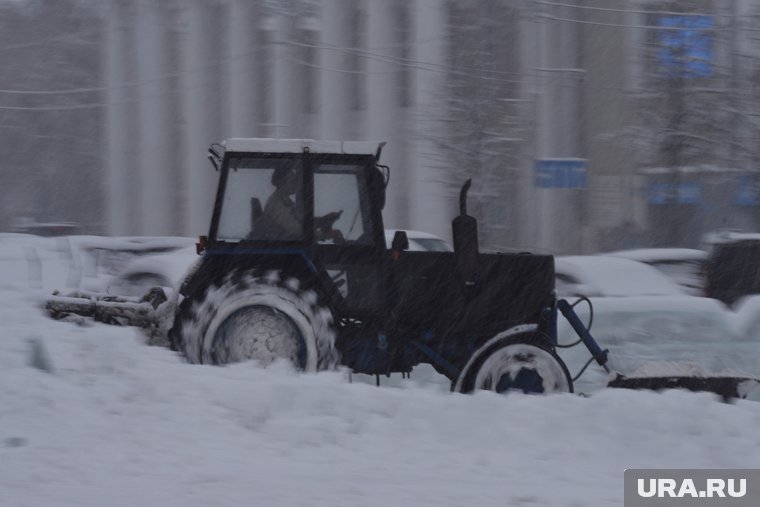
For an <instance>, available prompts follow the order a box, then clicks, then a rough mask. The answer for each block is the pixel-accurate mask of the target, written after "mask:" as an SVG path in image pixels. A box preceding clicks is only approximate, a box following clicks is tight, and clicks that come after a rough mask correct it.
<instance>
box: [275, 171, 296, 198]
mask: <svg viewBox="0 0 760 507" xmlns="http://www.w3.org/2000/svg"><path fill="white" fill-rule="evenodd" d="M272 185H274V186H275V188H277V189H278V190H284V191H286V192H287V193H288V195H289V194H292V193H295V191H296V189H297V187H298V179H297V178H296V172H295V171H294V170H293V169H292V168H291V167H287V166H280V167H278V168H277V169H275V170H274V172H273V173H272Z"/></svg>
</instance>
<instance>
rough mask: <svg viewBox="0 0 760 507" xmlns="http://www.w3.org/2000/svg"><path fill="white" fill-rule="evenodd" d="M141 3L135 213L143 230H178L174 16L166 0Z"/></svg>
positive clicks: (151, 232) (149, 232)
mask: <svg viewBox="0 0 760 507" xmlns="http://www.w3.org/2000/svg"><path fill="white" fill-rule="evenodd" d="M137 8H138V11H137V52H138V72H137V77H138V79H139V81H140V84H139V95H140V101H139V104H138V109H139V114H140V126H139V136H140V152H139V168H140V182H141V194H140V198H139V200H138V201H137V202H134V203H132V213H137V214H138V215H139V217H140V224H139V232H140V234H146V235H168V234H172V233H176V230H175V227H174V225H175V224H174V223H172V222H173V220H172V217H173V216H174V212H173V210H172V209H170V206H171V202H172V201H171V200H170V199H168V198H167V196H169V195H170V194H171V193H173V189H174V187H175V185H176V182H175V181H174V180H173V178H172V174H171V167H172V166H173V164H176V163H177V161H176V160H175V158H174V156H173V154H172V153H171V150H170V146H171V135H170V133H171V127H172V125H171V111H170V106H169V104H170V100H169V95H170V93H171V88H170V82H169V79H168V78H167V69H169V68H170V61H169V47H170V40H169V35H168V34H169V23H170V21H169V18H168V11H167V5H166V4H165V3H161V2H153V1H149V0H142V1H140V2H138V3H137Z"/></svg>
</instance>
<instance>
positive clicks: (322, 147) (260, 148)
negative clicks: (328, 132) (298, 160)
mask: <svg viewBox="0 0 760 507" xmlns="http://www.w3.org/2000/svg"><path fill="white" fill-rule="evenodd" d="M221 144H222V146H224V149H225V151H226V152H227V153H230V152H243V153H246V152H247V153H256V152H261V153H302V152H303V151H304V149H305V148H308V150H309V152H311V153H325V154H333V153H340V154H346V155H377V154H378V153H379V150H380V149H381V148H382V147H383V146H384V145H385V142H371V141H316V140H314V139H268V138H239V137H235V138H231V139H227V140H226V141H223V142H222V143H221Z"/></svg>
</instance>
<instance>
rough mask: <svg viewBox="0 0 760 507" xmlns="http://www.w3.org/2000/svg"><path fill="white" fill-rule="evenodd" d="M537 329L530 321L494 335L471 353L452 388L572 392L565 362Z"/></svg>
mask: <svg viewBox="0 0 760 507" xmlns="http://www.w3.org/2000/svg"><path fill="white" fill-rule="evenodd" d="M535 333H536V325H535V324H528V325H522V326H516V327H514V328H512V329H509V330H507V331H504V332H503V333H500V334H498V335H496V336H495V337H493V338H491V339H490V340H489V341H488V342H486V343H485V344H484V345H483V346H482V347H480V348H479V349H478V350H476V351H475V353H474V354H473V355H472V357H470V360H469V361H468V362H467V364H466V365H465V367H464V369H463V370H462V372H461V374H460V375H459V378H458V379H457V381H456V383H455V384H454V385H453V386H452V390H453V391H456V392H461V393H469V392H472V391H474V390H476V389H485V390H488V391H494V392H497V393H507V392H509V391H519V392H523V393H534V394H538V393H547V394H548V393H555V392H565V393H567V392H570V393H571V392H573V381H572V378H571V377H570V372H569V371H568V369H567V366H566V365H565V362H564V361H562V359H561V358H560V357H559V356H558V355H557V354H556V352H554V351H553V350H551V349H550V348H549V347H548V346H545V345H543V344H542V343H540V342H538V341H536V340H535Z"/></svg>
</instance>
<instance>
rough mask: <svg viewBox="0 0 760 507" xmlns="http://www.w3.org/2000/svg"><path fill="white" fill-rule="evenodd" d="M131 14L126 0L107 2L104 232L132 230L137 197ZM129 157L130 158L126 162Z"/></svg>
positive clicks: (137, 178)
mask: <svg viewBox="0 0 760 507" xmlns="http://www.w3.org/2000/svg"><path fill="white" fill-rule="evenodd" d="M134 19H135V18H134V16H133V14H132V12H131V9H130V8H129V6H128V4H127V2H125V1H124V0H111V1H110V2H109V3H108V5H107V13H106V23H107V30H106V34H107V42H106V50H105V57H106V62H105V67H106V87H107V89H106V94H105V98H106V102H107V103H108V104H110V106H109V107H107V108H106V128H107V134H106V154H105V158H106V165H107V167H106V176H105V178H104V180H105V196H106V206H105V212H106V219H105V223H106V232H107V233H108V234H111V235H127V234H136V233H137V232H138V231H137V229H136V224H135V223H134V221H133V218H134V217H135V212H134V209H133V207H134V200H135V199H136V198H137V197H138V195H139V193H138V191H137V189H138V188H139V187H138V186H139V184H140V178H139V174H138V170H137V167H138V164H137V161H136V160H134V159H133V157H135V156H136V155H137V151H138V150H137V139H136V136H135V134H134V131H133V128H134V127H136V125H134V124H135V123H136V122H135V121H134V120H135V119H136V118H135V117H134V115H133V112H134V110H135V103H132V102H131V101H132V100H134V93H133V89H134V87H133V86H129V85H128V83H130V82H132V81H134V80H135V76H134V73H132V72H130V70H133V69H132V68H131V67H132V66H131V58H130V57H131V56H132V51H131V49H130V48H131V47H132V37H131V35H132V33H133V31H132V29H133V22H134ZM130 159H132V162H130Z"/></svg>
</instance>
